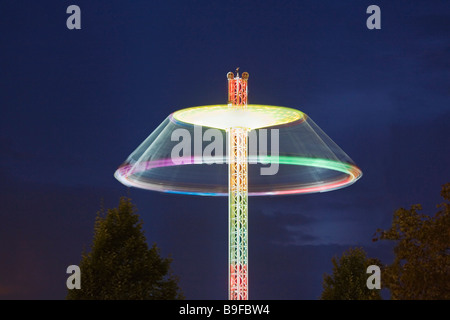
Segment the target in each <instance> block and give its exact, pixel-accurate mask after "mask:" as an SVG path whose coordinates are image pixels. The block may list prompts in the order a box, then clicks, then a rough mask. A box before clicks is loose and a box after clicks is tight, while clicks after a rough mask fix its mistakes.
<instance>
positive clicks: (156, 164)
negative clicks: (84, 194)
mask: <svg viewBox="0 0 450 320" xmlns="http://www.w3.org/2000/svg"><path fill="white" fill-rule="evenodd" d="M277 158H278V161H277V162H278V163H279V164H281V165H293V166H306V167H315V168H321V169H328V170H334V171H337V172H342V173H344V174H345V176H344V177H343V178H341V179H337V180H332V181H324V182H322V183H320V184H316V185H313V186H302V185H298V186H297V187H296V186H287V185H283V184H280V185H278V188H279V189H280V190H266V191H262V192H249V193H248V195H249V196H264V195H287V194H305V193H313V192H326V191H331V190H336V189H340V188H343V187H346V186H349V185H351V184H353V183H354V182H356V181H357V180H358V179H360V178H361V176H362V171H361V170H360V169H359V168H358V167H357V166H355V165H353V164H349V163H344V162H340V161H336V160H329V159H320V158H308V157H295V156H278V157H277ZM257 160H258V158H257V157H256V156H254V157H251V156H249V158H248V161H249V163H256V161H257ZM259 160H260V161H261V160H263V162H264V163H266V162H271V161H274V160H275V159H271V158H270V156H266V157H264V158H262V157H260V158H259ZM215 161H217V159H215V158H199V159H196V157H193V156H192V157H189V158H186V159H185V160H183V162H184V163H183V164H179V165H201V163H203V164H209V165H214V163H215ZM224 162H225V163H227V161H224ZM261 162H262V161H261ZM250 165H252V164H250ZM170 166H175V164H174V163H173V161H172V160H171V159H162V160H156V161H146V162H140V163H138V164H135V165H132V164H127V165H124V166H121V167H120V168H119V169H117V170H116V173H115V177H116V178H117V179H118V180H119V181H120V182H122V183H123V184H125V185H127V186H132V187H137V188H143V189H148V190H154V191H160V192H168V193H177V194H189V195H200V196H227V195H228V193H226V192H223V193H222V192H208V191H207V190H208V189H207V187H205V192H199V191H192V190H188V189H187V190H178V189H175V188H172V189H170V188H167V187H165V186H164V185H160V184H152V183H147V182H145V181H140V179H139V175H138V174H139V173H141V172H144V171H148V170H152V169H155V168H162V167H170ZM224 183H225V181H224ZM284 188H287V190H284Z"/></svg>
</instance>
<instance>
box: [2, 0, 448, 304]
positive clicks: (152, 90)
mask: <svg viewBox="0 0 450 320" xmlns="http://www.w3.org/2000/svg"><path fill="white" fill-rule="evenodd" d="M71 4H76V5H78V6H79V7H80V8H81V26H82V29H81V30H68V29H67V28H66V19H67V17H68V16H69V15H68V14H66V9H67V7H68V6H69V5H71ZM371 4H376V5H378V6H379V7H380V8H381V27H382V28H381V30H368V29H367V27H366V19H367V17H368V16H369V15H368V14H366V9H367V7H368V6H369V5H371ZM0 30H2V31H1V34H0V108H1V117H0V150H1V158H0V176H1V179H0V191H1V192H0V203H1V206H0V219H1V220H0V221H1V223H0V299H13V298H19V299H63V298H64V297H65V294H66V288H65V280H66V278H67V276H68V275H66V273H65V271H66V268H67V266H68V265H71V264H78V263H79V261H80V255H81V251H82V250H83V248H87V247H88V246H89V244H90V243H91V240H92V232H93V224H94V219H95V215H96V212H97V211H98V210H99V208H100V203H101V199H103V201H104V205H105V207H107V208H111V207H115V206H116V205H117V203H118V198H119V197H120V196H121V195H127V192H128V190H127V188H126V187H124V186H123V185H121V184H120V183H119V182H118V181H117V180H115V179H114V177H113V173H114V171H115V170H116V168H117V167H118V166H119V165H120V164H121V163H122V162H123V161H124V160H125V158H126V157H127V156H128V155H129V154H130V153H131V152H132V151H133V150H134V149H135V148H136V147H137V146H138V144H140V143H141V142H142V141H143V140H144V139H145V138H146V137H147V136H148V135H149V134H150V133H151V132H152V131H153V130H154V129H155V128H156V127H157V126H158V125H159V123H161V122H162V121H163V120H164V119H165V118H166V117H167V116H168V115H169V114H170V113H171V112H173V111H175V110H178V109H181V108H184V107H189V106H195V105H206V104H216V103H225V102H226V99H227V96H226V90H227V87H226V85H227V84H226V73H227V72H228V71H233V70H234V68H236V67H237V66H239V67H241V70H242V71H248V72H249V73H250V80H249V81H250V82H249V87H250V89H249V101H250V102H251V103H261V104H271V105H281V106H288V107H292V108H296V109H299V110H301V111H303V112H305V113H306V114H308V115H309V116H311V118H312V119H313V120H314V121H315V122H316V123H317V124H318V125H319V126H320V127H321V128H322V129H323V130H324V131H325V132H326V133H327V134H328V135H329V136H330V137H331V138H332V139H333V140H334V141H335V142H336V143H337V144H338V145H339V146H340V147H341V148H342V149H343V150H344V151H345V152H346V153H347V154H348V155H349V156H350V157H351V158H352V159H353V160H354V161H355V162H356V163H357V164H358V166H359V167H360V168H361V169H362V170H363V173H364V176H363V177H362V179H361V180H359V181H358V182H357V183H356V184H354V185H352V186H350V187H349V188H346V189H342V190H338V191H334V192H328V193H322V194H313V195H302V196H280V197H265V198H250V201H249V272H250V275H249V281H250V298H251V299H316V298H318V297H319V296H320V293H321V283H322V276H323V273H325V272H330V271H331V268H332V264H331V258H332V257H333V256H335V255H338V256H340V255H341V254H342V252H343V251H344V250H346V249H347V248H349V247H354V246H362V247H364V249H366V251H367V252H368V253H369V255H370V256H373V257H379V258H381V259H382V260H383V262H385V263H389V262H391V260H392V257H393V255H392V246H390V245H389V244H387V243H379V242H376V243H372V242H371V239H372V235H373V233H374V232H375V231H376V229H377V228H388V227H389V225H390V222H391V218H392V214H393V212H394V211H395V209H397V208H399V207H409V206H410V205H412V204H415V203H422V204H423V206H424V212H425V213H430V214H433V213H435V211H436V208H435V205H436V204H437V203H440V202H441V198H440V196H439V192H440V187H441V185H442V184H444V183H446V182H450V167H449V158H450V94H449V92H450V90H449V88H450V86H449V76H450V63H449V61H450V59H449V58H450V40H449V39H450V37H449V36H450V3H449V2H448V1H398V0H396V1H360V0H359V1H137V0H135V1H111V0H108V1H106V0H102V1H98V0H97V1H95V3H93V1H82V0H75V1H39V2H38V1H20V2H19V1H13V0H3V1H2V2H0ZM129 194H130V196H131V198H132V199H133V201H134V203H135V204H136V205H137V207H138V209H139V213H140V215H141V218H142V219H143V221H144V229H145V230H146V236H147V239H148V241H149V243H152V242H156V243H157V244H158V246H159V247H160V248H161V250H162V254H163V255H165V256H166V255H168V254H171V256H172V257H173V259H174V262H173V269H174V271H175V273H176V274H177V275H179V277H180V285H181V287H182V289H183V291H184V293H185V295H186V297H187V298H189V299H226V298H227V239H228V238H227V200H226V198H207V197H192V196H183V195H171V194H162V193H156V192H150V191H144V190H138V189H131V190H129Z"/></svg>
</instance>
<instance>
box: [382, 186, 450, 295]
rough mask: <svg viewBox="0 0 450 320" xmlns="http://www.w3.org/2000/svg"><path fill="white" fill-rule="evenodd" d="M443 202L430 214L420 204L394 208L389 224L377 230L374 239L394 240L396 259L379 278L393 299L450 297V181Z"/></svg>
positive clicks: (445, 188)
mask: <svg viewBox="0 0 450 320" xmlns="http://www.w3.org/2000/svg"><path fill="white" fill-rule="evenodd" d="M441 196H442V197H443V198H444V202H443V203H442V204H440V205H438V206H437V207H438V208H440V210H439V211H438V212H437V213H436V214H435V215H434V216H429V215H425V214H422V213H419V211H420V210H422V206H421V205H420V204H417V205H413V206H411V208H410V209H404V208H400V209H398V210H396V211H395V213H394V217H393V221H392V226H391V227H390V229H388V230H380V229H378V230H377V236H376V237H375V238H374V241H377V240H391V241H395V243H396V246H395V248H394V253H395V258H394V262H393V263H392V264H391V265H388V266H386V268H385V270H384V272H383V275H382V279H383V283H384V285H385V286H386V287H387V288H388V289H389V290H390V291H391V298H392V299H395V300H416V299H420V300H426V299H433V300H434V299H450V203H449V201H450V183H447V184H445V185H443V186H442V191H441Z"/></svg>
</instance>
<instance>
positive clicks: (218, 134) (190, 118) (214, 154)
mask: <svg viewBox="0 0 450 320" xmlns="http://www.w3.org/2000/svg"><path fill="white" fill-rule="evenodd" d="M236 71H238V70H236ZM248 77H249V75H248V73H247V72H244V73H242V78H241V77H239V73H238V72H237V74H236V75H235V74H234V73H232V72H229V73H228V74H227V79H228V104H227V105H213V106H201V107H192V108H187V109H182V110H179V111H176V112H174V113H172V114H171V115H170V116H169V117H168V118H167V119H166V120H164V121H163V123H161V125H160V126H159V127H158V128H157V129H156V130H155V131H154V132H153V133H152V134H151V135H150V136H149V137H148V138H147V139H146V140H145V141H144V142H143V143H142V144H141V145H140V146H139V147H138V148H137V149H136V150H135V151H134V152H133V153H132V154H131V155H130V156H129V157H128V158H127V160H126V161H125V163H123V164H122V165H121V166H120V167H119V168H118V169H117V170H116V172H115V177H116V178H117V179H118V180H119V181H120V182H122V183H123V184H125V185H127V186H133V187H138V188H143V189H149V190H155V191H163V192H172V193H182V194H193V195H204V196H228V199H229V200H228V240H229V245H228V261H229V263H228V275H229V282H228V298H229V299H231V300H247V299H248V292H249V291H248V196H249V195H250V196H259V195H282V194H301V193H312V192H324V191H330V190H335V189H339V188H343V187H345V186H348V185H350V184H352V183H354V182H355V181H356V180H358V179H359V178H360V177H361V175H362V172H361V170H360V169H359V168H358V167H357V166H356V165H355V164H354V163H353V161H352V160H351V159H350V157H349V156H348V155H347V154H345V152H344V151H342V149H340V148H339V147H338V146H337V145H336V144H335V143H334V142H333V141H332V140H331V139H330V138H329V137H328V136H327V135H326V134H325V133H324V132H323V131H322V130H321V129H320V128H319V127H318V126H317V125H316V124H315V123H314V122H313V121H312V120H311V118H309V117H308V116H307V115H306V114H304V113H303V112H300V111H298V110H295V109H291V108H286V107H276V106H265V105H249V104H248V103H247V100H248Z"/></svg>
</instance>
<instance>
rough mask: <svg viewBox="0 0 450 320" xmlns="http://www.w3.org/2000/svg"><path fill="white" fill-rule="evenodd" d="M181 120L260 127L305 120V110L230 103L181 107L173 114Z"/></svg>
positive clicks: (203, 124) (220, 125)
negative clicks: (231, 106)
mask: <svg viewBox="0 0 450 320" xmlns="http://www.w3.org/2000/svg"><path fill="white" fill-rule="evenodd" d="M171 117H172V119H174V120H175V121H179V122H184V123H190V124H193V125H199V126H204V127H210V128H216V129H222V130H226V129H228V128H236V127H243V128H248V129H260V128H267V127H272V126H278V125H284V124H288V123H293V122H297V121H304V120H305V119H306V114H304V113H303V112H301V111H299V110H296V109H292V108H287V107H279V106H266V105H257V104H249V105H247V107H246V108H245V109H239V108H230V107H229V106H228V105H210V106H199V107H191V108H186V109H181V110H178V111H176V112H174V113H173V114H172V115H171Z"/></svg>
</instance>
